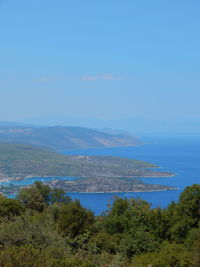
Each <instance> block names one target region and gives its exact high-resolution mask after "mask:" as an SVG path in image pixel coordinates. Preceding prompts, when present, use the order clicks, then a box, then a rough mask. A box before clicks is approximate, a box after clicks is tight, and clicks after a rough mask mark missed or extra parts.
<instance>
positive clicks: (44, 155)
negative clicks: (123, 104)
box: [0, 143, 154, 178]
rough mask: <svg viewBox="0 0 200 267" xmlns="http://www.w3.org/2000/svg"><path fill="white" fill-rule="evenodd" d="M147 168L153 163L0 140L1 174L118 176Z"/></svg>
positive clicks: (136, 173)
mask: <svg viewBox="0 0 200 267" xmlns="http://www.w3.org/2000/svg"><path fill="white" fill-rule="evenodd" d="M146 167H154V165H152V164H150V163H146V162H143V161H137V160H130V159H122V158H117V157H101V156H99V157H84V156H64V155H62V154H58V153H56V152H53V151H51V150H45V149H40V148H38V147H33V146H30V145H22V144H11V143H0V174H1V176H2V177H21V178H24V177H27V176H76V177H96V176H98V177H99V176H109V177H116V176H119V177H121V176H130V175H131V176H135V175H138V174H139V173H142V172H143V168H146Z"/></svg>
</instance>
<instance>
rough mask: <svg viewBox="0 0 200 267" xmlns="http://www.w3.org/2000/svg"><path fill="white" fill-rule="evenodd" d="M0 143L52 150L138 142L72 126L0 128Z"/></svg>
mask: <svg viewBox="0 0 200 267" xmlns="http://www.w3.org/2000/svg"><path fill="white" fill-rule="evenodd" d="M0 141H1V142H13V143H22V144H30V145H36V146H40V147H44V148H50V149H54V150H67V149H80V148H99V147H115V146H134V145H137V144H139V141H138V140H137V139H136V138H135V137H133V136H130V135H126V134H109V133H104V132H101V131H97V130H92V129H88V128H82V127H72V126H54V127H41V128H36V127H23V126H0Z"/></svg>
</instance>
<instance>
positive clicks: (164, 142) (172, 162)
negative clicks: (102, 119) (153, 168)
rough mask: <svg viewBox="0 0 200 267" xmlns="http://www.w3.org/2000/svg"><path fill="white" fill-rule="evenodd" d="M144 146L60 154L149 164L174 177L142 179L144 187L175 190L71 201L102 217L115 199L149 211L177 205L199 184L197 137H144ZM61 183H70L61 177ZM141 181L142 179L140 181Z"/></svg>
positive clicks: (80, 196)
mask: <svg viewBox="0 0 200 267" xmlns="http://www.w3.org/2000/svg"><path fill="white" fill-rule="evenodd" d="M143 141H144V142H145V144H144V145H141V146H133V147H117V148H98V149H81V150H68V151H59V152H60V153H63V154H66V155H103V156H106V155H108V156H119V157H125V158H131V159H139V160H144V161H149V162H151V163H154V164H156V165H158V166H160V170H161V171H169V172H172V173H175V174H176V176H175V177H164V178H163V177H160V178H159V177H158V178H142V181H144V182H145V183H151V184H162V185H168V186H173V187H176V188H178V189H177V190H169V191H161V192H138V193H69V194H68V195H69V196H71V197H72V198H73V199H80V201H81V204H82V205H83V206H84V207H87V208H89V209H91V210H92V211H94V212H95V214H97V215H98V214H101V213H102V212H104V211H106V210H107V209H108V206H109V205H110V204H111V203H112V202H113V201H114V199H115V197H116V196H118V197H123V198H133V197H134V198H142V199H144V200H147V201H149V202H150V203H151V204H152V207H157V206H160V207H161V208H165V207H167V205H168V204H169V203H170V202H171V201H178V198H179V195H180V193H181V192H182V191H183V190H184V188H185V187H186V186H190V185H192V184H199V183H200V136H194V135H193V136H192V135H190V136H162V137H161V136H144V137H143ZM49 179H52V178H48V177H47V178H40V177H38V178H29V179H26V180H24V181H21V182H13V183H14V184H16V183H18V184H20V183H23V184H21V185H27V184H32V183H34V182H35V181H44V182H45V181H47V180H49ZM60 179H67V180H68V179H71V178H70V177H60ZM140 179H141V178H140Z"/></svg>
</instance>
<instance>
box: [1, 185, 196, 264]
mask: <svg viewBox="0 0 200 267" xmlns="http://www.w3.org/2000/svg"><path fill="white" fill-rule="evenodd" d="M199 204H200V185H193V186H191V187H187V188H186V189H185V191H184V192H183V193H182V194H181V196H180V200H179V202H178V203H171V204H170V205H169V206H168V207H167V208H166V209H160V208H155V209H151V207H150V204H149V203H147V202H146V201H143V200H141V199H130V200H128V199H121V198H116V199H115V201H114V203H113V204H112V205H111V206H110V207H109V209H108V210H107V211H106V212H105V213H104V214H102V215H101V216H94V214H93V213H92V212H91V211H89V210H88V209H86V208H84V207H82V206H81V204H80V202H79V201H78V200H75V201H72V200H71V199H70V198H69V197H67V196H65V194H64V192H63V191H62V190H57V189H56V190H55V189H51V188H50V187H49V186H47V185H43V184H42V183H39V182H36V183H35V184H34V185H33V186H31V187H28V188H25V189H23V190H21V192H20V193H19V195H18V198H17V199H7V198H6V197H3V196H1V197H0V266H2V267H4V266H6V267H18V266H19V267H21V266H24V267H29V266H31V267H32V266H33V267H43V266H47V267H48V266H50V267H59V266H61V267H68V266H69V267H70V266H75V267H76V266H77V267H78V266H82V267H93V266H94V267H95V266H97V267H98V266H104V267H111V266H112V267H148V266H152V267H198V266H200V224H199V220H200V205H199Z"/></svg>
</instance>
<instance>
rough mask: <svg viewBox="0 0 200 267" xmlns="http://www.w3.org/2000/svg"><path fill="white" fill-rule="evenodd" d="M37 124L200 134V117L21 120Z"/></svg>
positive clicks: (150, 132)
mask: <svg viewBox="0 0 200 267" xmlns="http://www.w3.org/2000/svg"><path fill="white" fill-rule="evenodd" d="M21 122H22V123H26V124H27V123H28V124H32V125H36V126H53V125H62V126H66V125H67V126H77V125H78V126H80V127H86V128H95V129H103V128H112V129H114V130H121V131H125V132H127V131H128V132H131V133H133V134H137V135H140V136H141V135H143V134H145V135H146V134H200V119H189V118H188V119H186V118H184V119H183V118H182V119H181V118H180V119H178V118H174V119H164V118H163V119H148V118H137V117H130V118H128V117H127V118H116V119H99V118H92V117H91V118H90V117H88V118H81V117H74V116H70V115H69V116H68V115H49V116H40V117H37V118H32V119H31V118H30V119H27V120H23V121H21Z"/></svg>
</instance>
